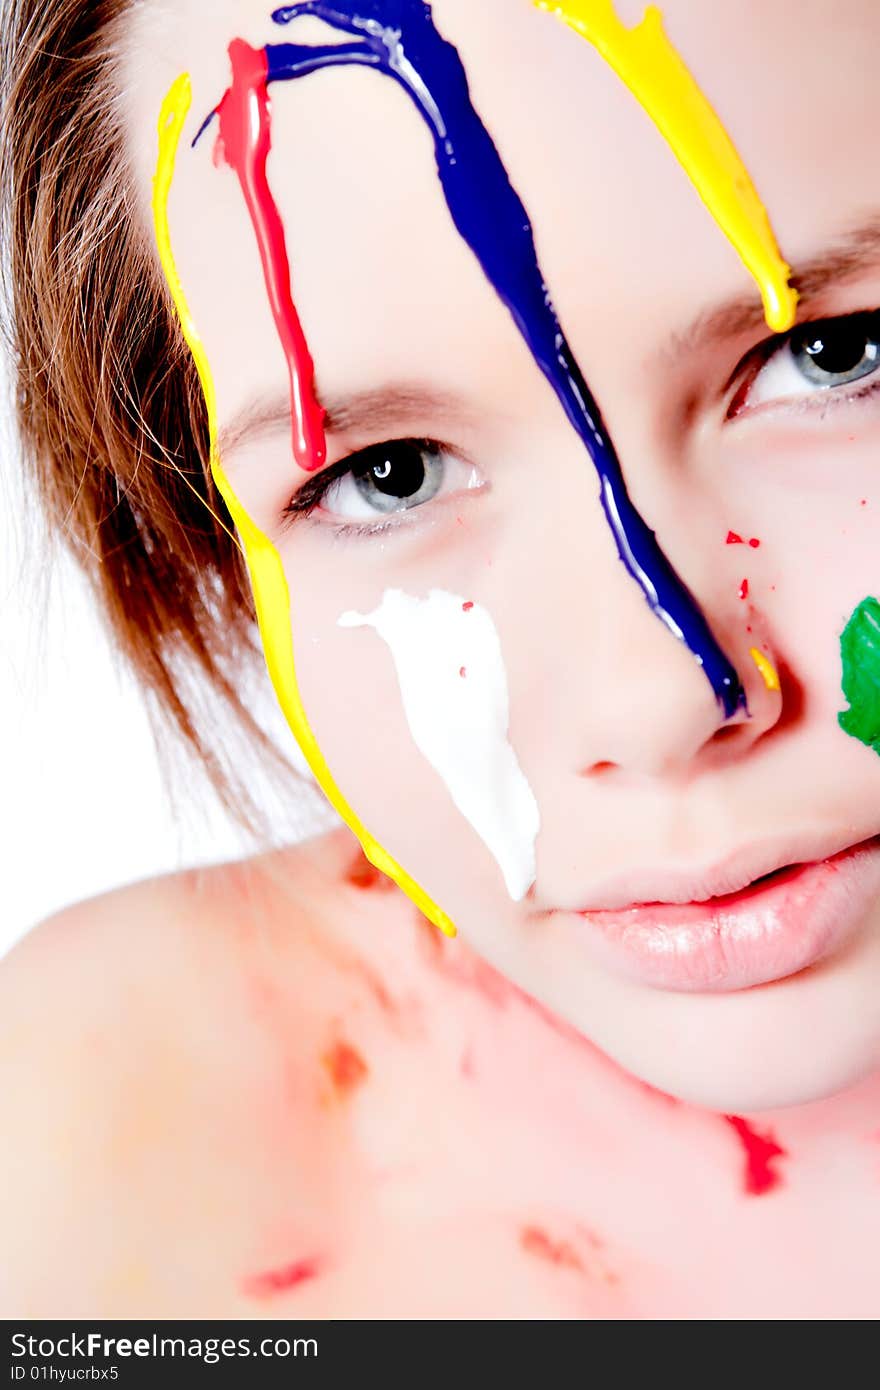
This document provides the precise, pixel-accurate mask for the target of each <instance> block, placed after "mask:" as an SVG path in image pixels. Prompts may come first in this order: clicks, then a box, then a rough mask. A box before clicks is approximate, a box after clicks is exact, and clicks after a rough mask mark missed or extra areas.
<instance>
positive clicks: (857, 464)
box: [719, 429, 880, 738]
mask: <svg viewBox="0 0 880 1390" xmlns="http://www.w3.org/2000/svg"><path fill="white" fill-rule="evenodd" d="M875 434H876V431H872V432H871V437H870V438H869V437H866V436H865V435H864V434H862V435H861V436H857V435H856V434H853V435H851V436H846V435H843V436H841V435H840V434H839V433H838V432H837V431H835V437H834V440H833V442H824V441H822V440H821V439H820V438H819V437H818V435H817V432H816V431H815V429H814V430H812V431H804V432H802V433H801V434H800V437H798V436H797V435H795V434H794V433H792V435H791V438H790V439H787V438H784V437H780V438H778V439H772V440H768V441H765V442H763V443H762V444H761V445H755V446H752V447H742V448H738V449H736V450H734V451H732V453H731V455H730V456H728V457H726V458H725V459H724V460H723V468H722V469H721V476H722V477H724V478H725V479H726V481H725V483H724V484H723V486H722V505H723V515H724V520H725V526H729V527H730V529H731V530H733V531H735V532H737V533H738V534H740V535H742V536H743V537H744V538H751V537H756V538H759V539H760V546H759V547H758V548H757V549H753V548H751V547H750V546H749V545H748V544H743V545H727V544H724V543H722V541H721V538H720V537H719V552H720V557H721V558H720V562H721V563H722V564H723V565H724V566H725V569H726V571H727V572H728V573H729V574H730V584H731V593H733V592H734V590H736V591H737V592H739V589H740V586H741V584H742V581H743V579H746V580H747V582H748V593H747V601H748V605H749V608H750V610H751V611H752V612H753V613H754V615H755V619H756V623H755V626H756V628H757V629H759V630H761V629H764V630H766V631H767V634H768V636H769V640H770V642H771V643H772V646H773V649H774V651H775V653H776V654H777V655H778V656H779V657H780V659H781V660H782V661H783V662H784V663H785V665H786V666H787V667H788V668H789V670H790V672H791V675H792V677H793V679H794V680H795V681H796V683H797V684H798V686H799V687H800V696H801V703H802V705H803V712H804V713H806V714H808V715H809V716H810V717H811V718H812V719H814V720H815V719H821V720H822V721H827V722H829V723H830V724H831V725H832V727H834V728H835V729H837V713H838V711H840V710H841V709H843V708H844V707H845V700H844V698H843V694H842V690H841V678H842V665H841V655H840V636H841V633H842V631H843V629H844V627H845V625H846V623H847V621H848V620H849V618H850V616H851V615H852V613H853V611H854V609H855V608H856V607H857V606H858V604H860V603H861V602H862V600H863V599H865V598H866V597H868V596H869V595H875V594H876V595H880V489H878V488H877V486H876V479H877V473H876V453H877V440H876V438H875V437H874V435H875ZM838 732H839V731H838ZM840 737H841V738H842V737H843V735H842V734H840Z"/></svg>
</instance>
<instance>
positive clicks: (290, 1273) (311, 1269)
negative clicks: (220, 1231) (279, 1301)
mask: <svg viewBox="0 0 880 1390" xmlns="http://www.w3.org/2000/svg"><path fill="white" fill-rule="evenodd" d="M322 1264H323V1262H322V1261H321V1260H319V1259H318V1257H317V1256H316V1255H310V1256H308V1257H307V1258H306V1259H304V1260H294V1262H293V1263H292V1264H289V1265H282V1266H281V1268H280V1269H269V1270H267V1271H266V1272H265V1273H264V1274H252V1275H250V1276H249V1277H248V1278H247V1279H245V1280H243V1282H242V1292H243V1293H244V1294H245V1296H246V1297H247V1298H275V1297H277V1295H278V1294H280V1293H287V1292H288V1290H289V1289H295V1288H297V1286H298V1285H299V1284H304V1283H305V1282H306V1281H307V1280H308V1279H314V1278H315V1276H316V1275H317V1274H320V1272H321V1269H322Z"/></svg>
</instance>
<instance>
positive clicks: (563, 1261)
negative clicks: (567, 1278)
mask: <svg viewBox="0 0 880 1390" xmlns="http://www.w3.org/2000/svg"><path fill="white" fill-rule="evenodd" d="M519 1243H520V1245H521V1246H522V1248H523V1250H525V1252H526V1254H527V1255H535V1256H537V1258H538V1259H541V1260H547V1262H548V1263H549V1264H553V1265H557V1266H559V1267H560V1268H563V1269H579V1270H581V1271H583V1268H584V1265H583V1261H582V1260H581V1258H580V1256H579V1255H578V1253H577V1251H576V1250H575V1248H574V1246H573V1245H570V1244H569V1242H568V1241H567V1240H552V1239H551V1238H550V1236H548V1234H547V1232H546V1231H542V1230H541V1228H540V1226H524V1227H523V1229H522V1230H521V1231H520V1235H519Z"/></svg>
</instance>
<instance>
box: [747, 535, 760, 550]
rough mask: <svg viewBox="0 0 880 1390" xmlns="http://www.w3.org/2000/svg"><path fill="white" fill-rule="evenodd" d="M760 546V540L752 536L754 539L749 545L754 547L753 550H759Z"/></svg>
mask: <svg viewBox="0 0 880 1390" xmlns="http://www.w3.org/2000/svg"><path fill="white" fill-rule="evenodd" d="M760 544H761V542H760V541H759V540H758V537H757V536H752V539H751V540H750V541H749V545H750V546H751V547H752V549H753V550H757V549H758V546H759V545H760Z"/></svg>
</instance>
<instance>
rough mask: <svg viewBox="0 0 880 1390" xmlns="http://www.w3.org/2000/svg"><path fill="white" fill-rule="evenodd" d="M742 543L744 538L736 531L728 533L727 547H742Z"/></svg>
mask: <svg viewBox="0 0 880 1390" xmlns="http://www.w3.org/2000/svg"><path fill="white" fill-rule="evenodd" d="M742 543H743V538H742V536H738V535H737V534H736V532H735V531H728V533H727V542H726V544H727V545H742Z"/></svg>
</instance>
